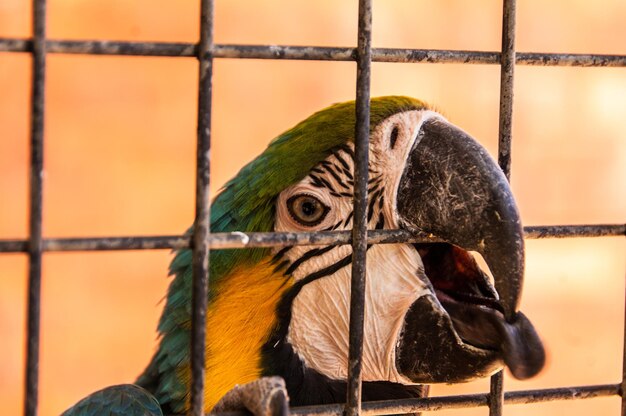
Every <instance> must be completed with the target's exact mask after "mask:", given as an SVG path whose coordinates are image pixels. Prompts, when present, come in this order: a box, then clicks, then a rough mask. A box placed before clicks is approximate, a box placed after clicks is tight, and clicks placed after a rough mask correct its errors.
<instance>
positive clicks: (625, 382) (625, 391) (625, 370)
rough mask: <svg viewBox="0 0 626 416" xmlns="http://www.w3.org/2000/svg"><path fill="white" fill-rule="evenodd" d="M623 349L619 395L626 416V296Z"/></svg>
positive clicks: (625, 297) (625, 299)
mask: <svg viewBox="0 0 626 416" xmlns="http://www.w3.org/2000/svg"><path fill="white" fill-rule="evenodd" d="M624 277H626V276H624ZM625 280H626V279H625ZM622 348H623V353H622V385H621V386H620V389H619V394H620V396H622V416H626V294H625V296H624V345H623V347H622Z"/></svg>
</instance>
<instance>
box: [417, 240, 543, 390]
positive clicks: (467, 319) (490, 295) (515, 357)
mask: <svg viewBox="0 0 626 416" xmlns="http://www.w3.org/2000/svg"><path fill="white" fill-rule="evenodd" d="M415 248H416V250H417V251H418V253H419V254H420V256H421V258H422V262H423V264H424V269H425V272H426V276H427V277H428V279H429V280H430V282H431V284H432V286H433V289H434V292H435V295H436V296H437V299H438V300H439V303H440V304H441V306H442V307H443V309H444V310H445V312H446V313H447V314H448V316H449V317H450V319H451V321H452V325H453V328H454V331H455V332H456V333H457V335H458V336H459V338H460V339H461V340H462V341H463V343H465V344H468V345H471V346H473V347H476V348H480V349H484V350H491V351H496V352H498V353H499V354H500V355H501V356H502V357H503V359H504V362H505V364H506V365H507V366H508V367H509V369H510V370H511V372H512V373H513V375H514V376H515V377H516V378H520V379H524V378H528V377H531V376H532V375H534V374H535V373H536V372H537V371H538V370H539V369H540V368H541V367H543V363H544V360H545V356H544V352H543V348H541V347H540V340H539V338H538V336H537V334H536V332H535V330H534V328H533V326H532V324H530V322H529V321H528V319H527V318H526V317H525V316H524V315H523V314H522V313H521V312H520V313H518V315H517V319H516V320H515V322H513V323H510V322H507V321H506V319H505V318H504V310H503V308H502V305H501V304H500V301H499V299H498V294H497V292H496V290H495V289H494V287H493V285H492V284H491V281H490V279H489V276H488V275H487V273H485V272H484V271H482V270H481V269H480V267H479V266H478V264H477V262H476V260H475V259H474V257H473V256H472V254H471V253H469V252H467V251H465V250H463V249H462V248H460V247H457V246H454V245H452V244H448V243H426V244H415ZM537 343H539V345H538V344H537Z"/></svg>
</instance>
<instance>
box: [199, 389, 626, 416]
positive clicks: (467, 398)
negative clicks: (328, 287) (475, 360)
mask: <svg viewBox="0 0 626 416" xmlns="http://www.w3.org/2000/svg"><path fill="white" fill-rule="evenodd" d="M619 394H620V385H619V384H602V385H594V386H577V387H557V388H551V389H538V390H520V391H510V392H505V393H504V404H508V405H512V404H531V403H543V402H551V401H557V400H583V399H592V398H596V397H606V396H618V395H619ZM488 397H489V394H488V393H479V394H467V395H459V396H436V397H426V398H420V399H400V400H382V401H375V402H363V407H362V410H363V413H362V414H363V416H375V415H390V414H403V413H415V412H424V411H435V410H444V409H460V408H470V407H480V406H488V403H489V402H488ZM343 408H344V407H343V405H342V404H330V405H319V406H302V407H293V408H291V409H290V413H291V415H293V416H313V415H314V416H335V415H340V414H341V413H342V412H343ZM245 414H246V413H244V412H223V413H216V414H211V415H212V416H244V415H245Z"/></svg>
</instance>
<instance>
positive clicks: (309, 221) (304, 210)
mask: <svg viewBox="0 0 626 416" xmlns="http://www.w3.org/2000/svg"><path fill="white" fill-rule="evenodd" d="M287 209H289V214H290V215H291V217H292V218H293V219H294V220H296V221H298V222H299V223H300V224H302V225H305V226H308V227H312V226H314V225H317V224H319V223H321V222H322V221H323V220H324V218H326V214H328V211H329V210H330V208H328V207H327V206H326V205H324V204H323V203H322V201H320V200H319V199H317V198H316V197H314V196H311V195H307V194H300V195H294V196H292V197H291V198H289V199H288V200H287Z"/></svg>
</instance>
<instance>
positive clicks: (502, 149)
mask: <svg viewBox="0 0 626 416" xmlns="http://www.w3.org/2000/svg"><path fill="white" fill-rule="evenodd" d="M514 69H515V0H504V5H503V12H502V53H501V56H500V127H499V134H498V136H499V137H498V164H499V165H500V168H502V171H503V172H504V174H505V175H506V178H507V179H509V180H510V179H511V125H512V120H513V76H514ZM503 403H504V376H503V372H502V371H499V372H497V373H496V374H494V375H493V376H492V377H491V383H490V393H489V415H490V416H500V415H501V414H502V405H503Z"/></svg>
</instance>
